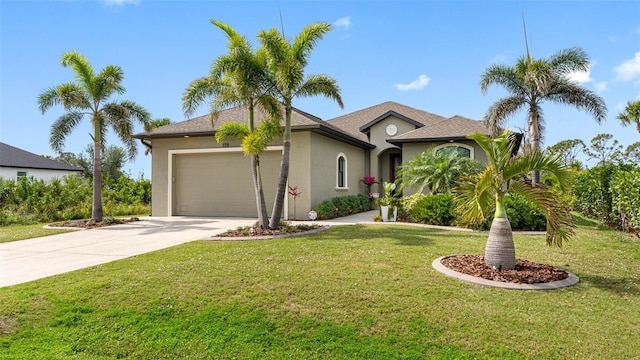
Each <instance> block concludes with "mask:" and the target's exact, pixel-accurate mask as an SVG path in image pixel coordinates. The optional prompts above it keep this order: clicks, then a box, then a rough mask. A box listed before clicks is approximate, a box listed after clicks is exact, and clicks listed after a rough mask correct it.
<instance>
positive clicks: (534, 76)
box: [480, 48, 607, 184]
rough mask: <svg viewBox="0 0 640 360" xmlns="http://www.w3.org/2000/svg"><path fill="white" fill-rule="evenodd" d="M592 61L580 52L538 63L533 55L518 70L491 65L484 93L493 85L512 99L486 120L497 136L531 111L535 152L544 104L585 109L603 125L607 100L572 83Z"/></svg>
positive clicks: (493, 109) (537, 179)
mask: <svg viewBox="0 0 640 360" xmlns="http://www.w3.org/2000/svg"><path fill="white" fill-rule="evenodd" d="M588 69H589V57H588V56H587V54H586V53H585V52H584V51H583V50H582V49H580V48H570V49H565V50H561V51H560V52H558V53H556V54H555V55H553V56H551V57H550V58H549V59H534V58H532V57H531V56H530V55H529V51H528V49H527V54H526V56H523V57H520V58H519V59H518V61H517V62H516V64H515V66H507V65H491V66H489V67H488V68H487V69H486V70H485V72H484V74H483V75H482V80H481V81H480V89H481V90H482V93H483V94H485V95H486V93H487V91H488V89H489V87H490V86H491V85H494V84H495V85H500V86H502V87H504V88H505V89H506V90H507V91H508V92H509V93H510V95H509V96H507V97H505V98H503V99H500V100H498V101H497V102H495V103H494V104H493V105H491V107H490V108H489V110H488V111H487V114H486V115H485V117H484V120H485V122H486V123H487V124H488V125H489V126H490V128H491V129H492V130H493V134H494V135H497V133H498V132H499V131H500V130H499V128H500V127H501V126H502V125H503V123H504V122H505V121H506V119H507V118H509V117H510V116H511V115H513V114H515V113H516V112H518V111H519V110H521V109H522V108H527V110H528V126H529V141H530V144H531V150H532V151H540V142H541V140H542V132H543V131H544V118H543V116H542V115H543V114H542V103H543V102H545V101H550V102H553V103H558V104H564V105H571V106H574V107H576V108H577V109H579V110H582V109H584V110H585V111H587V112H588V113H590V114H591V115H593V117H594V118H595V120H596V121H597V122H598V123H600V122H602V121H603V120H604V119H605V118H606V114H607V107H606V105H605V103H604V100H603V99H602V98H601V97H600V96H598V95H596V94H595V93H594V92H592V91H590V90H587V89H585V88H583V87H582V86H580V85H579V84H577V83H576V82H574V81H572V80H570V79H569V75H570V74H571V73H573V72H580V71H587V70H588ZM532 181H533V183H534V184H538V183H539V182H540V172H538V171H534V172H533V173H532Z"/></svg>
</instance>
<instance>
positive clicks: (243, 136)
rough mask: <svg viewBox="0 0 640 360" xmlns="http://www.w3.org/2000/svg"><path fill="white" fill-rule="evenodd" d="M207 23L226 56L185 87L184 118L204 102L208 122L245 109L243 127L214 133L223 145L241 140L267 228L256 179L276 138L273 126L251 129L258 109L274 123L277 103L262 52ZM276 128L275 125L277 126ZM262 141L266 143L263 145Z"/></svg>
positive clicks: (225, 27)
mask: <svg viewBox="0 0 640 360" xmlns="http://www.w3.org/2000/svg"><path fill="white" fill-rule="evenodd" d="M211 23H212V24H213V25H215V26H217V27H218V28H220V29H221V30H222V31H223V32H224V33H225V34H226V36H227V39H228V41H229V43H228V49H229V53H227V54H225V55H222V56H220V57H218V58H217V59H216V60H215V61H214V62H213V64H212V66H211V70H210V74H209V76H207V77H203V78H200V79H196V80H194V81H192V82H191V84H189V87H188V88H187V89H186V91H185V93H184V95H183V97H182V100H183V110H184V112H185V114H186V115H190V114H192V113H193V112H194V111H195V110H196V109H197V108H198V107H199V106H200V105H201V104H202V102H203V101H205V99H207V98H209V97H213V100H212V101H211V115H212V121H215V119H216V118H217V115H218V113H219V112H220V111H221V110H223V109H225V108H228V107H231V106H246V107H247V108H248V120H247V122H248V123H247V125H246V126H242V124H240V123H234V124H231V125H226V124H223V125H222V126H221V127H219V129H218V132H217V133H216V140H217V141H218V142H223V141H224V140H225V139H227V138H236V139H240V140H242V147H243V150H244V153H245V154H246V155H249V156H250V157H251V174H252V178H253V184H254V191H255V195H256V208H257V213H258V222H259V225H260V226H261V227H264V226H266V224H268V214H267V205H266V202H265V199H264V191H263V187H262V178H261V176H260V153H261V152H263V151H264V150H265V149H266V146H267V144H268V142H269V141H270V140H271V139H272V138H273V136H276V134H275V133H274V129H273V124H271V123H268V124H265V126H264V128H262V129H260V130H259V131H258V128H259V127H256V125H255V119H254V117H255V115H254V114H255V108H256V107H260V108H261V109H262V110H264V111H265V113H266V114H267V116H268V117H270V118H274V119H278V118H280V116H281V110H280V103H278V101H277V99H276V98H275V97H274V96H273V95H272V93H271V91H270V90H271V88H270V85H271V82H270V79H269V73H268V68H267V58H266V54H265V52H264V50H262V49H258V50H257V51H253V49H252V46H251V44H250V43H249V41H248V40H247V39H246V38H245V37H244V36H242V35H239V34H238V33H237V32H236V31H235V30H234V29H233V28H232V27H231V26H229V25H227V24H225V23H223V22H221V21H217V20H211ZM277 124H278V126H279V123H277ZM265 141H266V142H265Z"/></svg>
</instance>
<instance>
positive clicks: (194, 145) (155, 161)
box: [151, 136, 239, 216]
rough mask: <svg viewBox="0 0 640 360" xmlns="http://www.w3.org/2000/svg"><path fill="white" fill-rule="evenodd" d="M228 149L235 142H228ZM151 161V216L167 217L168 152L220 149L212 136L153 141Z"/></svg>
mask: <svg viewBox="0 0 640 360" xmlns="http://www.w3.org/2000/svg"><path fill="white" fill-rule="evenodd" d="M228 144H229V147H238V146H239V143H238V142H237V141H229V142H228ZM152 145H153V150H152V161H151V184H152V186H151V197H152V200H151V214H152V215H153V216H169V215H170V214H168V213H167V209H168V200H169V199H168V198H167V197H168V188H169V184H168V178H167V177H168V168H167V165H168V161H169V160H168V154H169V150H178V149H210V148H222V147H223V145H222V144H218V143H217V142H216V140H215V138H214V137H213V136H198V137H193V136H192V137H190V138H170V139H153V143H152Z"/></svg>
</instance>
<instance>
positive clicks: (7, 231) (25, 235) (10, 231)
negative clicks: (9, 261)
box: [0, 224, 73, 243]
mask: <svg viewBox="0 0 640 360" xmlns="http://www.w3.org/2000/svg"><path fill="white" fill-rule="evenodd" d="M45 225H46V224H32V225H9V226H0V243H4V242H10V241H17V240H24V239H31V238H36V237H41V236H48V235H54V234H61V233H65V232H69V231H73V230H63V229H45V228H44V226H45Z"/></svg>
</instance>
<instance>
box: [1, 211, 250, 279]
mask: <svg viewBox="0 0 640 360" xmlns="http://www.w3.org/2000/svg"><path fill="white" fill-rule="evenodd" d="M141 220H143V221H138V222H134V223H129V224H122V225H114V226H108V227H103V228H97V229H91V230H82V231H74V232H69V233H64V234H57V235H51V236H45V237H40V238H35V239H28V240H20V241H13V242H8V243H2V244H0V287H2V286H9V285H15V284H20V283H24V282H28V281H32V280H37V279H41V278H45V277H48V276H52V275H57V274H62V273H66V272H69V271H73V270H78V269H82V268H85V267H89V266H94V265H98V264H104V263H107V262H109V261H114V260H119V259H124V258H127V257H131V256H135V255H139V254H144V253H147V252H151V251H155V250H160V249H164V248H168V247H171V246H175V245H179V244H183V243H186V242H189V241H193V240H198V239H203V238H206V237H210V236H213V235H217V234H219V233H221V232H224V231H225V230H228V229H234V228H236V227H238V226H245V225H251V224H253V223H255V221H256V220H255V219H239V218H192V217H189V218H183V217H166V218H158V217H153V218H151V217H149V218H141Z"/></svg>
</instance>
